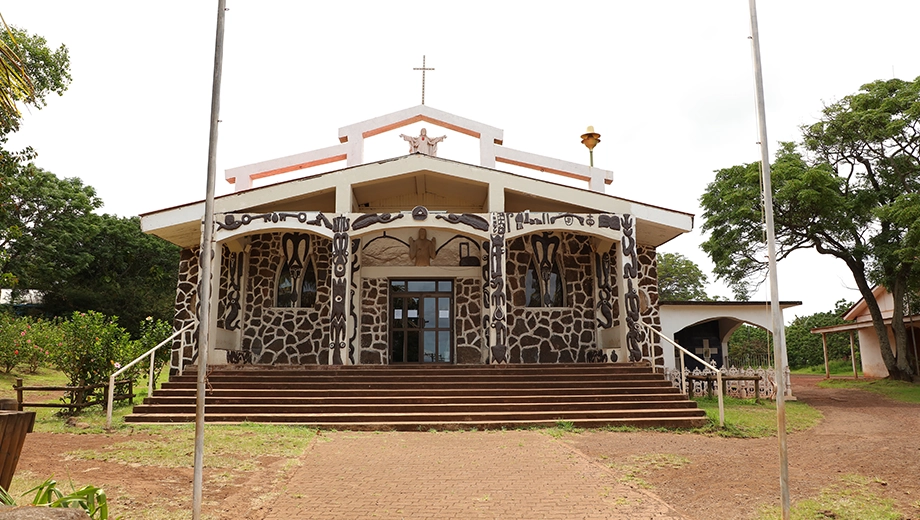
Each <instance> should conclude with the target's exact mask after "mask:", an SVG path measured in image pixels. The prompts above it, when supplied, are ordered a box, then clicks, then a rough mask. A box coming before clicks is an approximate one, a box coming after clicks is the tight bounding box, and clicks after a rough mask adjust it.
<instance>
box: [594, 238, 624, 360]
mask: <svg viewBox="0 0 920 520" xmlns="http://www.w3.org/2000/svg"><path fill="white" fill-rule="evenodd" d="M612 245H613V243H611V242H610V241H608V240H598V241H595V244H594V258H593V261H592V264H593V267H594V301H595V302H596V303H595V309H594V316H595V324H596V330H595V337H596V338H597V347H598V348H599V349H601V350H600V352H599V353H598V354H594V355H595V356H601V358H600V359H589V360H588V361H589V362H592V361H610V362H615V361H618V360H619V356H618V354H617V353H616V350H615V349H614V348H613V347H614V346H615V345H616V344H615V343H613V341H612V338H611V337H610V335H611V333H615V332H614V330H613V329H614V326H613V304H614V298H616V297H617V296H618V295H616V294H613V287H614V282H613V280H612V279H611V262H612V261H613V260H612V259H611V255H610V251H611V246H612ZM615 256H619V255H615ZM617 285H619V284H617ZM621 344H622V343H621ZM605 351H609V352H610V357H609V358H607V357H604V356H605V354H604V352H605Z"/></svg>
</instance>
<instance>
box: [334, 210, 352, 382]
mask: <svg viewBox="0 0 920 520" xmlns="http://www.w3.org/2000/svg"><path fill="white" fill-rule="evenodd" d="M349 226H350V223H349V219H348V217H347V216H345V215H340V216H338V217H335V218H334V219H333V221H332V232H333V235H332V297H331V298H330V300H331V301H330V305H331V306H332V313H331V315H330V318H331V319H330V324H329V363H330V364H333V365H343V364H348V363H349V362H350V361H351V360H350V359H349V356H348V342H349V338H350V337H351V331H352V330H353V328H354V326H355V324H354V322H353V321H352V320H351V314H350V312H349V308H350V307H351V240H349V237H348V230H349Z"/></svg>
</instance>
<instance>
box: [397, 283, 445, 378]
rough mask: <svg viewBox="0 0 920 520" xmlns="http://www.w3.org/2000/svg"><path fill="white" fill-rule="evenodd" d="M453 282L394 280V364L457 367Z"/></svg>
mask: <svg viewBox="0 0 920 520" xmlns="http://www.w3.org/2000/svg"><path fill="white" fill-rule="evenodd" d="M453 301H454V282H453V280H390V314H389V316H390V362H391V363H453V360H454V356H453V343H454V333H453V322H454V320H453V318H454V315H453V313H454V305H453Z"/></svg>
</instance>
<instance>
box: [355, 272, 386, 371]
mask: <svg viewBox="0 0 920 520" xmlns="http://www.w3.org/2000/svg"><path fill="white" fill-rule="evenodd" d="M388 288H389V284H388V282H387V279H386V278H365V279H364V280H362V281H361V356H360V363H361V364H362V365H385V364H388V363H389V359H390V343H389V340H388V336H387V334H388V332H389V331H388V325H389V320H388V319H387V316H388V313H389V308H390V305H389V301H388V294H389V292H388Z"/></svg>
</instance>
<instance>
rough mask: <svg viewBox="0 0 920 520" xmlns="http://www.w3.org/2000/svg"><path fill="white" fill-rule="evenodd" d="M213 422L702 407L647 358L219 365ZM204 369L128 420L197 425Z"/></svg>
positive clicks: (650, 422)
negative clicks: (517, 362)
mask: <svg viewBox="0 0 920 520" xmlns="http://www.w3.org/2000/svg"><path fill="white" fill-rule="evenodd" d="M209 372H210V373H209V375H208V379H207V382H208V384H207V394H206V395H207V397H206V405H205V420H206V421H207V422H213V423H218V422H222V423H240V422H244V421H245V422H257V423H288V424H306V425H312V426H316V427H319V428H326V429H347V430H419V429H421V430H428V429H431V428H434V429H439V430H441V429H469V428H479V429H496V428H502V427H508V428H515V427H526V426H552V425H555V424H558V423H559V422H560V421H565V422H571V423H572V424H573V425H574V426H577V427H583V428H592V427H602V426H608V425H610V426H639V427H667V428H693V427H698V426H703V425H705V424H707V423H708V420H707V419H706V415H705V413H704V411H703V410H700V409H699V408H697V406H696V403H695V402H693V401H690V400H689V399H687V397H686V395H683V394H680V393H679V392H678V390H677V389H675V388H673V387H672V386H671V384H670V383H669V382H668V381H667V380H665V378H664V377H663V376H662V375H661V374H657V373H655V372H654V371H653V370H652V369H651V368H650V367H648V366H645V365H636V364H627V363H611V364H597V365H594V364H577V365H576V364H572V365H390V366H297V367H291V366H285V367H269V366H235V365H223V366H215V367H213V368H212V369H211V370H210V371H209ZM195 381H196V373H195V371H194V369H193V370H187V371H186V372H185V373H184V374H183V375H181V376H173V377H171V378H170V381H169V382H168V383H164V384H163V388H162V389H160V390H156V391H155V392H154V394H153V396H152V397H148V398H147V399H145V400H144V403H143V404H141V405H137V406H135V407H134V413H132V414H131V415H128V416H127V417H125V421H126V422H132V423H164V422H172V423H176V422H194V420H195Z"/></svg>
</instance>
